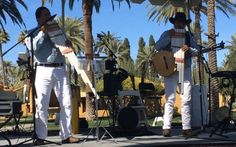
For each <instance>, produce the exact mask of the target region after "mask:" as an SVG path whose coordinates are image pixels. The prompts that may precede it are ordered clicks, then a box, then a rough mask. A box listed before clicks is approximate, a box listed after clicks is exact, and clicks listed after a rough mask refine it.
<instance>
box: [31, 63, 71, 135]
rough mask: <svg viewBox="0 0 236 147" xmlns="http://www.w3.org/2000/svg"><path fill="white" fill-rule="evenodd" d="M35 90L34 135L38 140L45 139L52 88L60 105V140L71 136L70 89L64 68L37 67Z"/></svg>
mask: <svg viewBox="0 0 236 147" xmlns="http://www.w3.org/2000/svg"><path fill="white" fill-rule="evenodd" d="M35 88H36V93H37V98H36V100H35V103H36V114H35V121H36V122H35V124H36V134H37V137H38V138H40V139H45V138H46V137H47V132H48V131H47V126H48V106H49V101H50V96H51V90H52V88H53V89H54V91H55V94H56V97H57V100H58V102H59V104H60V109H61V110H60V123H59V125H60V135H61V138H62V139H66V138H68V137H70V136H71V117H72V107H71V89H70V82H69V78H68V74H67V72H66V70H65V67H62V66H61V67H44V66H37V70H36V79H35Z"/></svg>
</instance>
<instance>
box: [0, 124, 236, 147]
mask: <svg viewBox="0 0 236 147" xmlns="http://www.w3.org/2000/svg"><path fill="white" fill-rule="evenodd" d="M209 130H210V129H206V130H205V131H201V130H200V132H199V130H195V131H194V132H193V133H197V135H196V136H193V137H192V138H189V139H186V138H184V137H181V135H180V134H181V129H180V128H174V129H172V137H168V138H164V137H162V135H161V128H158V127H151V128H149V129H148V131H144V130H139V131H137V132H135V133H127V132H120V131H114V132H112V131H109V132H111V133H112V135H113V137H114V138H111V137H110V136H109V135H108V134H105V137H104V138H103V139H102V140H97V139H96V138H94V136H93V135H92V133H90V134H89V131H90V130H82V131H81V134H78V135H75V137H79V138H84V139H86V138H87V139H86V140H85V141H83V142H81V143H78V144H63V145H61V146H63V147H72V146H73V147H74V146H81V147H96V146H99V147H111V146H114V147H121V146H122V147H123V146H127V147H136V146H176V147H177V146H178V147H179V146H181V147H182V146H191V147H195V146H196V147H198V146H204V147H207V146H224V147H225V146H230V147H231V146H232V147H234V146H235V147H236V132H235V131H233V130H229V132H228V133H224V135H225V136H227V138H224V137H221V136H218V135H213V137H209V134H210V131H209ZM92 132H93V131H92ZM57 133H58V132H56V133H55V132H49V137H48V138H47V140H49V141H53V142H57V143H60V138H59V136H57ZM4 134H5V135H6V136H7V137H9V138H10V141H11V143H12V145H17V144H18V143H20V142H22V141H25V140H27V139H30V138H31V136H30V135H29V134H22V133H15V134H13V133H7V132H4ZM103 134H104V129H103V128H101V129H100V132H99V136H102V135H103ZM7 145H8V142H7V141H6V140H4V139H3V138H2V137H0V146H7ZM19 146H20V147H26V146H27V147H28V146H33V144H32V140H31V141H29V142H26V143H24V144H22V145H19ZM45 146H59V145H55V144H52V143H50V144H46V145H43V147H45Z"/></svg>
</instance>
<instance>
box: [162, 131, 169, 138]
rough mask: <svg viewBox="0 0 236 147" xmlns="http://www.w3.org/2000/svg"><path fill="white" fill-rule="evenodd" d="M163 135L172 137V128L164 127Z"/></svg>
mask: <svg viewBox="0 0 236 147" xmlns="http://www.w3.org/2000/svg"><path fill="white" fill-rule="evenodd" d="M162 135H163V136H164V137H170V129H163V132H162Z"/></svg>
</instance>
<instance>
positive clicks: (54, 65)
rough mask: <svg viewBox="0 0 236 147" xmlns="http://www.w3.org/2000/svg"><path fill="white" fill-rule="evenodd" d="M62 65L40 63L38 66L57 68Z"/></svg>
mask: <svg viewBox="0 0 236 147" xmlns="http://www.w3.org/2000/svg"><path fill="white" fill-rule="evenodd" d="M63 65H64V63H50V64H43V63H40V64H38V66H45V67H58V66H63Z"/></svg>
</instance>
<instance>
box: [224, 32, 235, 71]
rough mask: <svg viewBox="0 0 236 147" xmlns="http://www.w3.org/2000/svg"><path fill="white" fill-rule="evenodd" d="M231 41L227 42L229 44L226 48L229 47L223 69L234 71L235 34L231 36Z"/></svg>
mask: <svg viewBox="0 0 236 147" xmlns="http://www.w3.org/2000/svg"><path fill="white" fill-rule="evenodd" d="M231 39H232V40H231V41H230V42H229V43H230V45H229V46H227V47H226V48H227V49H229V52H228V53H227V55H226V57H225V60H224V64H223V67H224V70H229V71H235V70H236V64H235V63H236V58H235V57H236V34H234V35H233V36H231Z"/></svg>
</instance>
